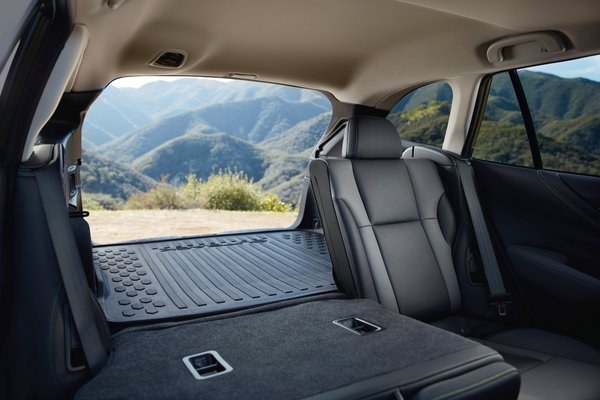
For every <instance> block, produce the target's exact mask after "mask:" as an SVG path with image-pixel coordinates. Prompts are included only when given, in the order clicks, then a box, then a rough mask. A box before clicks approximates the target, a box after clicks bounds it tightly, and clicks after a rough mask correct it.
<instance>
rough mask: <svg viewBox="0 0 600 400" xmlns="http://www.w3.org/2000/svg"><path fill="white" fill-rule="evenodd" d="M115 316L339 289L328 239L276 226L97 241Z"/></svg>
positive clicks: (174, 313)
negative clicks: (182, 236) (153, 238)
mask: <svg viewBox="0 0 600 400" xmlns="http://www.w3.org/2000/svg"><path fill="white" fill-rule="evenodd" d="M94 266H95V269H96V274H97V276H98V278H99V280H100V282H101V285H102V288H101V293H100V294H99V299H98V300H99V303H100V306H101V307H102V309H103V310H104V313H105V315H106V318H107V319H108V321H110V322H133V321H146V320H155V319H164V318H171V317H180V316H189V315H204V314H212V313H216V312H221V311H225V310H232V309H237V308H246V307H249V306H253V305H259V304H265V303H271V302H275V301H280V300H285V299H291V298H295V297H301V296H307V295H310V294H316V293H323V292H330V291H335V290H336V287H335V283H334V281H333V277H332V274H331V261H330V258H329V254H328V252H327V245H326V243H325V238H324V237H323V235H322V234H320V233H315V232H311V231H277V232H267V233H257V234H234V235H227V236H212V237H198V238H185V239H181V240H172V241H155V242H140V243H134V244H119V245H108V246H95V247H94Z"/></svg>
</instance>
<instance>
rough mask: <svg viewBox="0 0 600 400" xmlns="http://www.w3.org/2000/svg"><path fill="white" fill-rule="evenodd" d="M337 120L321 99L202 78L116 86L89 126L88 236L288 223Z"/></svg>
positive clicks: (95, 107) (128, 81)
mask: <svg viewBox="0 0 600 400" xmlns="http://www.w3.org/2000/svg"><path fill="white" fill-rule="evenodd" d="M330 120H331V104H330V102H329V100H328V99H327V98H326V97H325V96H324V95H323V94H322V93H320V92H317V91H312V90H307V89H300V88H294V87H288V86H283V85H276V84H268V83H260V82H247V81H240V80H228V79H214V78H213V79H209V78H197V77H184V78H171V77H169V78H165V77H132V78H121V79H118V80H115V81H113V82H112V83H111V84H110V85H109V86H108V87H107V88H106V89H105V90H104V91H103V92H102V94H101V95H100V96H99V97H98V98H97V99H96V101H95V102H94V103H93V104H92V106H91V107H90V109H89V111H88V112H87V114H86V117H85V121H84V124H83V132H82V137H83V155H82V162H83V165H82V168H81V182H82V191H83V195H82V197H83V204H84V209H85V210H88V211H90V216H89V217H88V218H87V220H88V222H89V224H90V228H91V233H92V240H93V241H94V242H95V243H116V242H122V241H129V240H139V239H146V238H156V237H168V236H193V235H205V234H211V233H219V232H225V231H237V230H245V229H271V228H285V227H289V226H291V225H292V224H293V223H294V222H295V220H296V218H297V216H298V209H299V202H300V197H301V193H302V186H303V176H304V174H305V170H306V166H307V163H308V158H309V155H310V153H311V151H312V149H313V147H314V146H315V145H316V144H317V142H318V140H319V138H320V137H321V136H322V135H323V133H324V132H325V130H326V128H327V126H328V125H329V122H330Z"/></svg>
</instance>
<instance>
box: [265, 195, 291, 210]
mask: <svg viewBox="0 0 600 400" xmlns="http://www.w3.org/2000/svg"><path fill="white" fill-rule="evenodd" d="M260 209H261V210H263V211H275V212H290V211H292V210H293V208H292V206H291V205H289V204H287V203H284V202H283V201H281V200H280V199H279V196H278V195H276V194H272V193H268V194H265V195H263V198H262V201H261V204H260Z"/></svg>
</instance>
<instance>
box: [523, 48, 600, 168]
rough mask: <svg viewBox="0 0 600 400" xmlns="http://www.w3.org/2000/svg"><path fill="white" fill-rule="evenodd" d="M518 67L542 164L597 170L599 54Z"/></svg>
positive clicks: (599, 165) (599, 156)
mask: <svg viewBox="0 0 600 400" xmlns="http://www.w3.org/2000/svg"><path fill="white" fill-rule="evenodd" d="M518 73H519V79H520V80H521V84H522V85H523V91H524V93H525V98H526V99H527V104H528V105H529V110H530V112H531V117H532V119H533V125H534V127H535V132H536V135H537V141H538V143H539V149H540V156H541V159H542V165H543V168H544V169H550V170H555V171H563V172H573V173H579V174H589V175H600V55H596V56H592V57H586V58H580V59H577V60H569V61H563V62H558V63H554V64H547V65H542V66H538V67H533V68H524V69H521V70H519V71H518Z"/></svg>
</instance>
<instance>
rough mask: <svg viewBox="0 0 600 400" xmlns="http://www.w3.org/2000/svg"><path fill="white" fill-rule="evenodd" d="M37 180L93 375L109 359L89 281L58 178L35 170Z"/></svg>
mask: <svg viewBox="0 0 600 400" xmlns="http://www.w3.org/2000/svg"><path fill="white" fill-rule="evenodd" d="M35 179H36V182H37V185H38V188H39V191H40V196H41V198H42V208H43V210H44V214H45V216H46V222H47V225H48V229H49V231H50V236H51V238H52V245H53V247H54V253H55V254H56V259H57V262H58V267H59V270H60V275H61V278H62V282H63V286H64V288H65V293H66V296H67V300H68V302H69V306H70V308H71V314H72V316H73V322H74V325H75V328H76V330H77V333H78V335H79V340H80V341H81V346H82V348H83V353H84V354H85V358H86V360H87V364H88V367H89V368H90V370H91V371H92V373H93V374H96V373H98V372H99V371H100V369H102V367H103V366H104V364H105V363H106V360H107V358H108V355H107V353H106V350H105V348H104V345H103V341H102V338H101V336H100V330H99V326H98V321H97V319H96V318H95V314H94V312H95V311H94V309H93V306H92V303H91V301H92V299H91V298H90V292H89V288H88V287H87V278H86V276H85V274H84V270H83V267H82V265H81V259H80V258H79V253H78V251H77V246H76V244H75V238H74V236H73V232H72V231H71V227H70V225H69V215H68V212H67V207H66V203H65V199H64V195H63V193H62V190H60V189H61V188H62V184H61V182H60V180H59V176H58V174H56V173H55V171H52V169H51V168H41V169H38V170H36V171H35Z"/></svg>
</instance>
